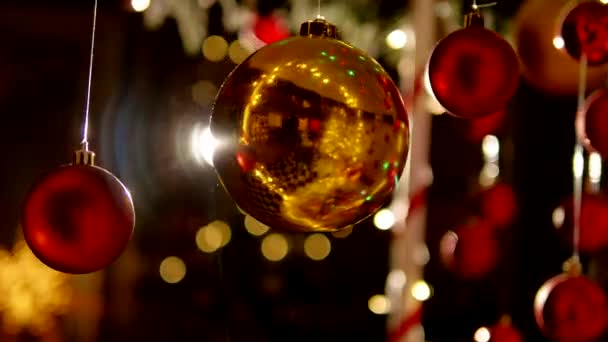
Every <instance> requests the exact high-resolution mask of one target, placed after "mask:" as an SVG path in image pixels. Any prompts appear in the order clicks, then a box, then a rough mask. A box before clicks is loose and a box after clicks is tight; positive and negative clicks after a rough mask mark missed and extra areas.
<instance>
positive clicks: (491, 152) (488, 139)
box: [481, 135, 500, 162]
mask: <svg viewBox="0 0 608 342" xmlns="http://www.w3.org/2000/svg"><path fill="white" fill-rule="evenodd" d="M481 146H482V151H483V155H484V157H485V160H486V161H487V162H495V161H497V160H498V154H499V153H500V142H499V141H498V138H497V137H496V136H494V135H486V136H485V137H483V141H482V143H481Z"/></svg>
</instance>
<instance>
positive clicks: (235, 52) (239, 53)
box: [228, 39, 251, 64]
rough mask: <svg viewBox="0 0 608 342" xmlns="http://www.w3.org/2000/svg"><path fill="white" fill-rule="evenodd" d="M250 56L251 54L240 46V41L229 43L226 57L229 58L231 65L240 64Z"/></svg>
mask: <svg viewBox="0 0 608 342" xmlns="http://www.w3.org/2000/svg"><path fill="white" fill-rule="evenodd" d="M250 54H251V52H250V51H249V50H247V49H246V48H245V47H244V46H243V44H241V42H240V40H238V39H237V40H235V41H233V42H232V43H230V47H229V48H228V57H230V60H231V61H232V63H234V64H240V63H241V62H242V61H244V60H245V59H246V58H247V57H249V55H250Z"/></svg>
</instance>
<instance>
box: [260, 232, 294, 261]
mask: <svg viewBox="0 0 608 342" xmlns="http://www.w3.org/2000/svg"><path fill="white" fill-rule="evenodd" d="M288 251H289V244H288V242H287V239H286V238H285V236H283V235H282V234H278V233H274V234H270V235H268V236H266V237H265V238H264V240H262V254H263V255H264V257H265V258H266V259H268V260H270V261H280V260H282V259H283V258H284V257H285V256H286V255H287V252H288Z"/></svg>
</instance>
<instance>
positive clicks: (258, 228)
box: [245, 215, 270, 236]
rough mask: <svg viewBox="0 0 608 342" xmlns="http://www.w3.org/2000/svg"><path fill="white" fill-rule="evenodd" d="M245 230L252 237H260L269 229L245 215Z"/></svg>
mask: <svg viewBox="0 0 608 342" xmlns="http://www.w3.org/2000/svg"><path fill="white" fill-rule="evenodd" d="M245 229H246V230H247V232H248V233H249V234H251V235H253V236H262V235H264V234H266V233H267V232H268V231H269V230H270V227H268V226H267V225H265V224H263V223H262V222H260V221H258V220H256V219H255V218H253V216H250V215H245Z"/></svg>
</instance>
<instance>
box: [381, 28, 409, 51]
mask: <svg viewBox="0 0 608 342" xmlns="http://www.w3.org/2000/svg"><path fill="white" fill-rule="evenodd" d="M407 40H408V36H407V33H405V31H403V30H399V29H397V30H393V31H392V32H391V33H389V34H388V35H387V36H386V45H388V46H389V47H390V48H391V49H395V50H399V49H402V48H403V47H405V44H407Z"/></svg>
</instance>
